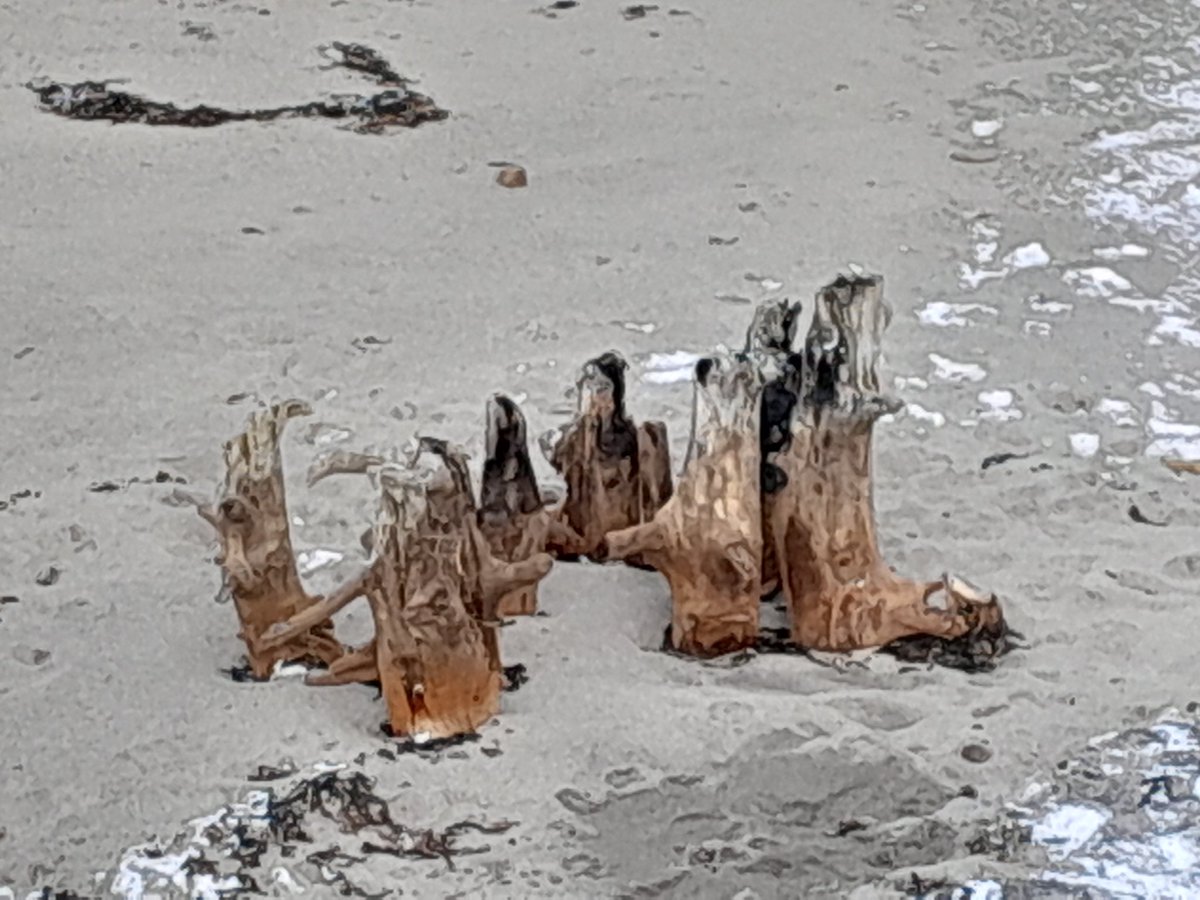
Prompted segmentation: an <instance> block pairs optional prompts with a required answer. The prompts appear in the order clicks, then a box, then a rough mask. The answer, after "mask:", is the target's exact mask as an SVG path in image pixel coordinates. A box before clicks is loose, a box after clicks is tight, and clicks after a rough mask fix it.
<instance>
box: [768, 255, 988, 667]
mask: <svg viewBox="0 0 1200 900" xmlns="http://www.w3.org/2000/svg"><path fill="white" fill-rule="evenodd" d="M890 315H891V313H890V310H889V309H888V307H887V306H886V304H885V303H884V300H883V279H882V278H880V277H877V276H871V277H854V278H844V277H843V278H839V279H837V280H836V281H834V282H833V283H832V284H830V285H828V286H826V287H824V288H822V289H821V290H820V291H818V292H817V295H816V306H815V309H814V312H813V318H812V324H811V326H810V328H809V331H808V335H807V337H806V339H805V342H804V346H803V348H802V352H801V353H799V354H792V355H790V356H789V358H788V362H787V367H786V372H785V374H784V376H783V377H782V378H781V379H780V380H779V382H778V386H777V390H779V391H780V392H782V393H783V394H790V395H791V397H790V398H785V402H784V403H783V404H782V405H787V402H790V404H791V406H792V410H791V422H790V428H789V429H788V431H787V434H786V440H785V441H784V445H783V446H781V447H780V448H779V449H778V450H777V451H775V452H773V453H769V454H768V457H767V463H768V464H769V465H770V466H771V467H773V469H774V470H778V477H776V478H774V480H776V481H777V482H778V483H777V484H776V485H775V490H773V491H771V492H769V493H768V494H767V499H766V501H765V504H764V505H765V508H766V520H765V523H764V524H765V527H764V531H765V534H766V540H767V541H768V542H770V543H771V544H772V545H773V547H774V553H775V560H776V562H777V565H778V570H779V579H780V583H781V585H782V588H783V591H784V594H785V596H786V599H787V606H788V613H789V617H790V620H791V630H792V640H793V641H794V642H796V643H798V644H800V645H802V646H804V647H807V648H809V649H813V650H826V651H848V650H855V649H860V648H868V647H880V646H883V645H885V644H888V643H890V642H892V641H895V640H898V639H901V638H906V637H910V636H912V635H929V636H932V637H936V638H944V639H957V638H962V637H963V636H964V635H970V634H979V635H981V636H982V635H990V634H994V633H995V632H996V631H997V629H1001V628H1003V616H1002V614H1001V611H1000V606H999V604H998V602H997V601H996V598H995V597H994V596H992V595H985V594H983V593H982V592H980V591H978V590H976V589H974V588H972V587H970V586H969V585H967V584H966V582H964V581H962V580H961V579H957V578H954V577H952V576H946V577H944V578H943V579H942V581H941V582H918V581H912V580H910V579H907V578H902V577H900V576H898V575H896V574H895V573H894V572H892V570H891V569H890V568H889V567H888V566H887V565H886V563H885V562H884V560H883V559H882V557H881V555H880V553H879V549H878V544H877V541H876V534H875V518H874V508H873V498H872V483H871V449H872V448H871V441H872V431H873V429H874V425H875V422H876V421H877V420H878V419H879V418H880V417H881V416H883V415H885V414H887V413H891V412H895V411H896V410H897V409H898V408H899V407H900V405H901V404H900V403H899V401H897V400H894V399H892V398H890V397H888V396H886V395H884V394H883V393H882V391H881V387H880V380H879V374H878V361H879V352H880V343H881V339H882V336H883V332H884V329H885V328H886V327H887V324H888V321H889V319H890ZM935 595H938V596H940V598H941V600H942V603H940V604H935V603H933V602H931V601H932V600H933V599H934V597H935Z"/></svg>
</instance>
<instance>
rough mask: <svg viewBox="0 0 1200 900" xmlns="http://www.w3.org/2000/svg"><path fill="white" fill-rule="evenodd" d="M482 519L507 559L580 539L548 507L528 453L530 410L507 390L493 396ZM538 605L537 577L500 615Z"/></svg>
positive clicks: (491, 543) (515, 560)
mask: <svg viewBox="0 0 1200 900" xmlns="http://www.w3.org/2000/svg"><path fill="white" fill-rule="evenodd" d="M477 521H478V524H479V530H480V532H481V533H482V535H483V537H484V539H485V540H486V541H487V544H488V547H489V549H490V551H491V553H492V555H493V556H494V557H495V558H496V559H497V560H498V561H500V562H503V563H512V564H514V565H521V564H526V563H527V562H528V561H529V560H530V559H532V558H534V557H536V556H537V555H538V554H542V553H544V552H545V551H546V548H547V547H548V546H550V545H551V544H558V545H561V544H568V545H572V544H575V543H577V542H578V540H579V538H578V535H575V534H574V533H573V532H571V531H570V530H569V529H568V527H567V526H565V525H563V524H562V523H560V522H558V521H557V519H556V518H555V516H554V515H553V513H551V511H550V510H548V509H546V505H545V503H544V501H543V499H542V495H541V491H540V489H539V488H538V484H537V479H536V478H535V477H534V472H533V461H532V460H531V459H530V458H529V436H528V427H527V426H526V424H525V416H524V414H523V413H522V412H521V410H520V408H519V407H518V406H517V404H516V403H514V402H513V401H512V400H511V399H510V398H508V397H506V396H504V395H503V394H496V395H494V396H493V397H491V399H489V400H488V405H487V456H486V458H485V459H484V463H483V484H482V488H481V490H480V495H479V510H478V513H477ZM537 608H538V585H537V582H536V581H535V582H533V583H531V584H528V585H526V586H523V587H519V588H517V589H515V590H512V591H509V592H507V593H505V594H504V595H503V596H501V597H500V599H499V601H498V605H497V615H498V616H501V617H504V616H531V615H533V614H534V613H536V612H537Z"/></svg>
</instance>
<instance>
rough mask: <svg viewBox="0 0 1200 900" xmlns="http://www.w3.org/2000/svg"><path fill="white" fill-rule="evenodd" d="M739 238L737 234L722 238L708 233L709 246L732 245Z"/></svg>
mask: <svg viewBox="0 0 1200 900" xmlns="http://www.w3.org/2000/svg"><path fill="white" fill-rule="evenodd" d="M739 240H741V238H739V237H738V236H737V235H734V236H733V237H729V238H724V237H721V236H719V235H716V234H710V235H709V236H708V243H709V246H712V247H732V246H733V245H734V244H736V243H737V242H738V241H739Z"/></svg>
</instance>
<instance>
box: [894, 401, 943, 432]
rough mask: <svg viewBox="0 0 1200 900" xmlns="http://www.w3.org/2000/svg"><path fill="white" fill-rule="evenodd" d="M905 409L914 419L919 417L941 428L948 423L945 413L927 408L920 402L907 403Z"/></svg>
mask: <svg viewBox="0 0 1200 900" xmlns="http://www.w3.org/2000/svg"><path fill="white" fill-rule="evenodd" d="M904 411H905V412H907V413H908V414H909V415H910V416H912V417H913V418H914V419H918V420H920V421H922V422H928V423H929V424H930V425H932V426H933V427H934V428H941V427H942V426H943V425H945V424H946V417H945V416H944V415H942V414H941V413H940V412H934V411H933V410H929V409H926V408H925V407H923V406H922V405H921V404H919V403H906V404H905V406H904Z"/></svg>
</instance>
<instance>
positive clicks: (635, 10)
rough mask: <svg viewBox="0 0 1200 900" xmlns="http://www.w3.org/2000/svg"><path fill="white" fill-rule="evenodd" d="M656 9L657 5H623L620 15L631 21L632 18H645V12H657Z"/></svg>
mask: <svg viewBox="0 0 1200 900" xmlns="http://www.w3.org/2000/svg"><path fill="white" fill-rule="evenodd" d="M658 9H659V7H657V6H651V5H646V4H642V3H638V4H635V5H634V6H627V7H625V8H624V9H623V10H621V15H622V16H623V17H624V18H625V20H626V21H632V20H634V19H644V18H646V14H647V13H652V12H657V11H658Z"/></svg>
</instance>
